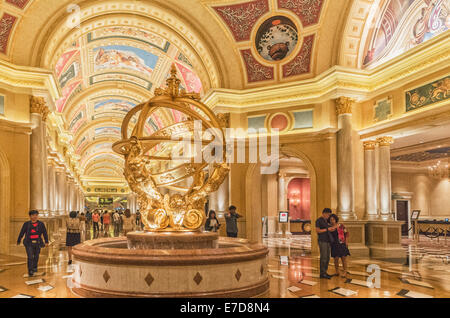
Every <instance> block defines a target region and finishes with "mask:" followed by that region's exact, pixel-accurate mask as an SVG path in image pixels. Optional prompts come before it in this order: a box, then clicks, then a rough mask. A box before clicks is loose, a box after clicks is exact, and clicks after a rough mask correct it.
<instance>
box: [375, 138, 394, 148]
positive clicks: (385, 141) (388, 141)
mask: <svg viewBox="0 0 450 318" xmlns="http://www.w3.org/2000/svg"><path fill="white" fill-rule="evenodd" d="M393 143H394V138H392V137H389V136H383V137H378V138H377V144H378V145H379V146H380V147H390V146H391V145H392V144H393Z"/></svg>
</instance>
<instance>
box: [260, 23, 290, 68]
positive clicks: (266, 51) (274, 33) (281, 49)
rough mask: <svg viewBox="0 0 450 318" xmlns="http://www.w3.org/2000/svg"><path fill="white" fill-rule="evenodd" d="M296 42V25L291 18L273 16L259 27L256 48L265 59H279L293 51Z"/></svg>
mask: <svg viewBox="0 0 450 318" xmlns="http://www.w3.org/2000/svg"><path fill="white" fill-rule="evenodd" d="M297 42H298V33H297V27H296V26H295V24H294V22H292V20H291V19H289V18H287V17H284V16H275V17H272V18H270V19H268V20H266V21H264V23H263V24H262V25H261V26H260V27H259V29H258V31H257V33H256V43H255V45H256V49H257V50H258V53H259V54H260V55H261V56H262V57H263V58H264V59H265V60H267V61H280V60H283V59H284V58H286V57H287V56H289V55H290V54H291V53H292V51H294V49H295V46H296V45H297Z"/></svg>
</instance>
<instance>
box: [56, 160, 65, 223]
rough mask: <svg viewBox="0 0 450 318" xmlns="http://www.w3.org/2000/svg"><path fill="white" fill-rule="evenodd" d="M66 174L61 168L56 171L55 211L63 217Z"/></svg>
mask: <svg viewBox="0 0 450 318" xmlns="http://www.w3.org/2000/svg"><path fill="white" fill-rule="evenodd" d="M66 190H67V185H66V172H65V171H64V169H63V168H58V169H57V170H56V197H57V211H58V214H59V215H64V214H65V212H66V211H67V210H66Z"/></svg>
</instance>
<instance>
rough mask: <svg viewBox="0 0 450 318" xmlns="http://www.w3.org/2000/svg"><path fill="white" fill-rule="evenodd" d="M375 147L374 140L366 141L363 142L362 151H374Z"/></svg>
mask: <svg viewBox="0 0 450 318" xmlns="http://www.w3.org/2000/svg"><path fill="white" fill-rule="evenodd" d="M376 145H377V142H376V141H375V140H368V141H364V142H363V146H364V150H374V149H375V147H376Z"/></svg>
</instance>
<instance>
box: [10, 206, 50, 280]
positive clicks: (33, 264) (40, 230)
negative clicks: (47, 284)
mask: <svg viewBox="0 0 450 318" xmlns="http://www.w3.org/2000/svg"><path fill="white" fill-rule="evenodd" d="M28 215H29V216H30V221H27V222H25V223H24V224H23V225H22V229H21V230H20V234H19V237H18V238H17V245H20V242H21V241H22V238H23V237H24V236H25V238H24V239H23V245H24V246H25V250H26V252H27V258H28V262H27V265H28V275H29V276H30V277H31V276H33V275H34V273H36V272H37V266H38V262H39V254H40V253H41V248H42V247H47V246H48V235H47V229H46V228H45V224H44V223H42V222H41V221H39V220H38V218H39V212H38V211H36V210H31V211H30V212H28ZM42 236H43V237H44V240H45V244H44V241H43V240H42Z"/></svg>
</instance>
